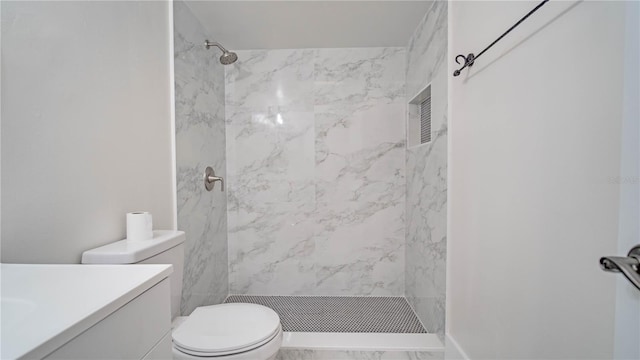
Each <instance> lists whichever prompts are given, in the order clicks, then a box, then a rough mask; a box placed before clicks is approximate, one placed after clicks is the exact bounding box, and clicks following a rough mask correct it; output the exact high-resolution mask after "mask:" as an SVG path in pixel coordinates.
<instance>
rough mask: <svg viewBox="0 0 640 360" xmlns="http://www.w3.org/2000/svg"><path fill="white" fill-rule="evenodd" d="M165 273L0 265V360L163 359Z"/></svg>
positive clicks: (166, 354)
mask: <svg viewBox="0 0 640 360" xmlns="http://www.w3.org/2000/svg"><path fill="white" fill-rule="evenodd" d="M172 271H173V268H172V266H171V265H79V264H78V265H40V264H0V274H1V279H2V293H1V294H0V295H1V296H0V300H2V317H1V321H2V332H1V333H0V359H2V360H12V359H20V360H23V359H29V360H30V359H48V360H54V359H55V360H62V359H64V360H72V359H78V360H80V359H82V360H93V359H105V360H107V359H108V360H117V359H123V360H139V359H145V360H169V359H171V358H172V353H171V294H170V286H169V285H170V283H169V281H170V279H169V275H170V274H171V273H172Z"/></svg>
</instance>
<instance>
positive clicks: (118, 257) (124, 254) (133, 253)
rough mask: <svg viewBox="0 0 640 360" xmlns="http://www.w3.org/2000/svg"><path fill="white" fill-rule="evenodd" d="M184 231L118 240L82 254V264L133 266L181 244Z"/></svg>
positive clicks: (183, 238) (161, 231)
mask: <svg viewBox="0 0 640 360" xmlns="http://www.w3.org/2000/svg"><path fill="white" fill-rule="evenodd" d="M185 238H186V237H185V234H184V231H176V230H156V231H154V232H153V239H151V240H141V241H129V240H126V239H125V240H120V241H116V242H114V243H111V244H107V245H104V246H101V247H99V248H95V249H91V250H87V251H85V252H84V253H82V263H83V264H135V263H138V262H140V261H143V260H146V259H148V258H150V257H152V256H155V255H158V254H160V253H162V252H164V251H167V250H169V249H171V248H173V247H176V246H178V245H180V244H182V243H183V242H184V240H185Z"/></svg>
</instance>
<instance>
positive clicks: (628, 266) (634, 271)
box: [600, 245, 640, 290]
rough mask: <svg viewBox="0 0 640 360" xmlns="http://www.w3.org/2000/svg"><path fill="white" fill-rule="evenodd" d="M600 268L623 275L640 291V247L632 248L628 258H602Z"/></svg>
mask: <svg viewBox="0 0 640 360" xmlns="http://www.w3.org/2000/svg"><path fill="white" fill-rule="evenodd" d="M600 267H601V268H602V270H604V271H609V272H616V273H618V272H619V273H622V275H624V276H625V277H626V278H627V280H629V281H631V283H632V284H633V286H635V287H636V288H638V290H640V245H636V246H634V247H632V248H631V250H629V254H628V255H627V257H622V256H605V257H602V258H600Z"/></svg>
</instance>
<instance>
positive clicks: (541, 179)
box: [447, 1, 637, 359]
mask: <svg viewBox="0 0 640 360" xmlns="http://www.w3.org/2000/svg"><path fill="white" fill-rule="evenodd" d="M535 4H537V2H485V1H477V2H476V1H469V2H458V1H456V2H452V3H451V12H452V14H451V19H452V20H451V22H450V28H451V31H452V33H451V35H450V38H451V50H452V52H453V54H451V53H450V56H449V59H448V61H449V62H450V65H451V66H450V67H452V69H451V70H453V67H455V66H456V64H455V63H454V62H453V58H454V55H457V54H467V53H469V52H472V51H475V52H477V51H479V50H481V49H482V48H483V47H484V46H486V45H488V44H489V42H490V41H492V40H493V39H494V38H495V37H496V36H497V35H499V34H501V33H502V32H503V31H504V30H505V29H507V28H508V27H509V26H511V25H512V24H513V23H514V22H515V21H516V20H517V19H519V18H520V17H521V16H522V15H524V14H525V13H526V12H528V11H529V10H530V9H531V8H533V7H534V6H535ZM636 28H637V27H636ZM624 29H625V16H624V4H623V3H616V2H591V1H588V2H553V1H552V2H549V3H548V4H547V5H545V6H544V7H543V8H542V9H541V10H540V11H539V12H537V13H536V14H534V15H533V16H532V17H531V18H529V19H528V20H527V21H526V22H525V23H523V24H522V25H521V26H520V27H518V28H517V29H516V30H514V32H513V33H512V34H510V35H508V36H507V37H506V38H505V39H504V40H503V41H501V42H500V43H499V44H497V45H496V46H495V47H494V48H492V49H491V50H490V51H488V52H487V53H486V54H485V55H483V56H482V57H481V58H480V59H479V60H478V61H477V63H476V65H474V67H473V68H472V69H471V70H470V71H466V70H465V71H463V74H462V75H461V76H460V77H457V78H450V81H451V82H450V86H451V87H452V104H451V109H452V119H451V150H450V161H449V164H450V166H451V174H450V179H451V181H450V193H449V199H450V209H451V210H450V211H451V212H450V238H449V243H448V249H449V264H448V265H449V267H448V269H449V271H448V272H449V287H448V294H447V300H448V302H449V303H448V305H449V309H448V315H449V317H448V318H447V325H448V332H449V333H450V334H451V335H452V336H453V337H454V338H455V340H456V341H457V342H458V343H459V344H460V345H461V347H462V348H463V349H464V350H465V352H466V353H467V354H468V355H469V356H470V357H471V358H473V359H507V358H508V359H525V358H527V359H552V358H581V359H586V358H597V359H604V358H611V357H612V356H613V349H614V309H615V284H616V275H612V274H609V273H605V272H603V271H602V270H600V269H599V266H598V259H599V257H600V256H603V255H606V254H616V253H617V251H618V248H617V239H618V209H619V184H618V183H617V182H615V181H611V179H613V178H615V177H617V176H619V174H620V148H621V120H622V99H623V76H624V75H625V74H624V72H623V70H624V69H623V67H622V65H623V54H624V31H625V30H624Z"/></svg>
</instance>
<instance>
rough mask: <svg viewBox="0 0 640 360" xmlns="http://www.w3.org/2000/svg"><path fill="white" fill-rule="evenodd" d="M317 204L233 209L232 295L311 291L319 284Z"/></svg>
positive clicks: (231, 213)
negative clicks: (317, 277)
mask: <svg viewBox="0 0 640 360" xmlns="http://www.w3.org/2000/svg"><path fill="white" fill-rule="evenodd" d="M313 211H314V205H313V204H304V203H299V204H297V203H272V204H261V205H253V206H240V207H239V208H238V210H237V211H232V212H230V213H229V219H230V224H229V226H230V227H229V233H230V237H229V272H230V283H231V289H230V291H231V293H232V294H255V295H270V294H311V293H312V292H313V288H314V285H315V268H314V267H315V264H314V261H313V260H314V252H315V241H314V238H313V234H314V230H315V224H314V223H313V220H312V219H310V218H309V215H310V214H312V213H313Z"/></svg>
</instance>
